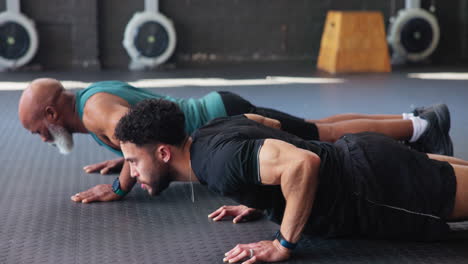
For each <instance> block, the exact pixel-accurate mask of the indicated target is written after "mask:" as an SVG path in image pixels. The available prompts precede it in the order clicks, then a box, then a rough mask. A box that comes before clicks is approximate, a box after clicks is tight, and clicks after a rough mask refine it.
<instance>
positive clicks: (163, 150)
mask: <svg viewBox="0 0 468 264" xmlns="http://www.w3.org/2000/svg"><path fill="white" fill-rule="evenodd" d="M171 154H172V153H171V149H170V148H169V146H168V145H165V144H161V145H159V146H158V147H157V148H156V155H157V157H158V159H159V160H161V161H162V162H164V163H168V162H169V161H170V160H171V156H172V155H171Z"/></svg>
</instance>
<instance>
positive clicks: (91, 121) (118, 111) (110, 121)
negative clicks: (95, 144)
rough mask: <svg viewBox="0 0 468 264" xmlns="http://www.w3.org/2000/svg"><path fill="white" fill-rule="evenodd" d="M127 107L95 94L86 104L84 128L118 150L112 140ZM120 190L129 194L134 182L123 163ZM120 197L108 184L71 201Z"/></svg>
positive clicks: (96, 187) (126, 165) (117, 145)
mask: <svg viewBox="0 0 468 264" xmlns="http://www.w3.org/2000/svg"><path fill="white" fill-rule="evenodd" d="M128 109H129V106H128V104H127V103H126V102H125V101H123V102H122V99H121V98H119V97H116V96H113V95H109V94H96V95H95V96H93V97H91V98H90V99H89V101H88V102H87V104H86V107H85V112H84V118H83V121H84V123H85V126H86V128H87V129H88V130H89V131H91V132H93V133H95V134H96V135H98V136H99V137H100V138H102V139H103V140H104V141H105V142H106V143H107V144H109V145H110V146H112V147H114V148H116V149H120V144H119V141H118V140H117V139H116V138H114V130H115V127H116V126H117V123H118V122H119V120H120V119H121V118H122V116H124V115H125V114H126V113H127V112H128ZM119 180H120V186H121V189H122V190H124V191H126V192H129V191H130V190H131V189H132V188H133V186H134V185H135V183H136V181H135V180H134V179H133V178H132V177H130V166H128V164H127V163H126V162H125V163H124V165H123V167H122V170H121V171H120V175H119ZM120 198H122V197H120V196H118V195H117V194H115V193H114V192H113V191H112V187H111V185H110V184H100V185H97V186H95V187H93V188H91V189H89V190H87V191H84V192H80V193H77V194H76V195H74V196H72V197H71V199H72V200H73V201H75V202H83V203H89V202H96V201H113V200H118V199H120Z"/></svg>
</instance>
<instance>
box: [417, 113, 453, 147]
mask: <svg viewBox="0 0 468 264" xmlns="http://www.w3.org/2000/svg"><path fill="white" fill-rule="evenodd" d="M416 111H418V112H417V115H418V116H419V117H421V118H422V119H425V120H427V122H428V125H427V128H426V131H424V133H423V134H422V135H421V137H420V138H419V140H418V141H416V142H414V143H410V146H411V147H412V148H414V149H416V150H418V151H422V152H426V153H433V154H441V155H447V156H453V144H452V139H451V138H450V135H449V131H450V112H449V110H448V107H447V105H445V104H437V105H432V106H430V107H427V108H422V107H420V108H416V109H415V112H414V114H415V116H416Z"/></svg>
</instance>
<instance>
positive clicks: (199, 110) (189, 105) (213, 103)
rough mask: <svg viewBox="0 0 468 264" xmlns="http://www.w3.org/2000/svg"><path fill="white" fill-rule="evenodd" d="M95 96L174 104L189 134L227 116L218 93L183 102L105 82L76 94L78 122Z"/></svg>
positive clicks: (133, 101) (96, 138) (112, 82)
mask: <svg viewBox="0 0 468 264" xmlns="http://www.w3.org/2000/svg"><path fill="white" fill-rule="evenodd" d="M97 93H109V94H112V95H115V96H118V97H120V98H122V99H124V100H125V101H127V102H128V103H129V104H130V105H131V106H133V105H135V104H137V103H138V102H140V101H142V100H144V99H154V98H155V99H164V100H169V101H172V102H174V103H176V104H177V105H178V106H179V107H180V109H181V110H182V112H184V114H185V131H186V132H187V134H188V135H190V134H192V133H193V132H194V131H195V130H196V129H197V128H199V127H202V126H203V125H205V124H206V123H208V121H210V120H212V119H215V118H217V117H224V116H227V113H226V108H225V107H224V103H223V100H222V98H221V95H219V93H217V92H211V93H209V94H207V95H205V96H203V97H201V98H198V99H194V98H190V99H183V98H174V97H170V96H167V95H160V94H155V93H152V92H150V91H147V90H145V89H140V88H136V87H133V86H131V85H129V84H128V83H125V82H120V81H104V82H97V83H93V84H91V85H90V86H89V87H88V88H86V89H83V90H80V91H78V92H77V93H76V109H77V111H78V114H79V116H80V119H81V120H83V110H84V107H85V105H86V101H88V99H89V98H90V97H91V96H93V95H94V94H97ZM90 134H91V136H92V137H93V138H94V140H95V141H96V142H97V143H98V144H99V145H101V146H104V147H106V148H107V149H109V150H110V151H112V152H114V153H116V154H117V155H120V156H123V154H122V152H121V151H120V150H118V149H114V148H112V147H111V146H109V145H107V144H105V143H104V142H103V141H102V140H100V139H99V138H98V136H97V135H95V134H94V133H91V132H90Z"/></svg>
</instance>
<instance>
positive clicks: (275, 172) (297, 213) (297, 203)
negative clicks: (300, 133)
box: [259, 139, 320, 243]
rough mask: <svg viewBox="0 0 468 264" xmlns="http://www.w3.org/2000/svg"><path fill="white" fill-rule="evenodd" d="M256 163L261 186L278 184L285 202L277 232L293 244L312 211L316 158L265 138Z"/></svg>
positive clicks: (314, 155) (316, 180)
mask: <svg viewBox="0 0 468 264" xmlns="http://www.w3.org/2000/svg"><path fill="white" fill-rule="evenodd" d="M259 160H260V177H261V180H262V183H263V184H273V185H278V184H279V185H281V191H282V192H283V195H284V198H285V200H286V209H285V212H284V216H283V221H282V223H281V233H282V234H283V236H284V238H285V239H286V240H288V241H289V242H292V243H296V242H297V241H298V240H299V238H300V235H301V233H302V230H303V229H304V226H305V224H306V223H307V220H308V219H309V216H310V212H311V210H312V206H313V202H314V198H315V193H316V190H317V184H318V171H319V167H320V157H319V156H317V154H315V153H313V152H310V151H307V150H303V149H300V148H297V147H295V146H293V145H291V144H289V143H286V142H283V141H280V140H274V139H267V140H265V143H264V145H263V147H262V149H261V151H260V155H259Z"/></svg>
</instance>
